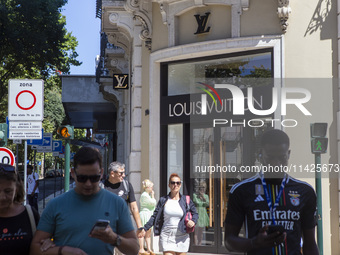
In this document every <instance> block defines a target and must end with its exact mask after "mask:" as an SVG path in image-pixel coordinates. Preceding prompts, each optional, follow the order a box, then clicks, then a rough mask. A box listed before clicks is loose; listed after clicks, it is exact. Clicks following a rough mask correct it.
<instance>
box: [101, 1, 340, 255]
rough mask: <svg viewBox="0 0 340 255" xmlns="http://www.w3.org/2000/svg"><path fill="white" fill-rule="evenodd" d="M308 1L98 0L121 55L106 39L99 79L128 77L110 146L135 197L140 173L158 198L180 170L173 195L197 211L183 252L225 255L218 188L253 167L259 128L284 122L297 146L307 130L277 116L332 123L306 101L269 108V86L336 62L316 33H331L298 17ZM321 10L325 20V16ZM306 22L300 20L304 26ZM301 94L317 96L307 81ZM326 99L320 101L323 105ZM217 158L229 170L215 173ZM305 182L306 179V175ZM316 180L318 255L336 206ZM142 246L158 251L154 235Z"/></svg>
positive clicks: (328, 72)
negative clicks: (304, 105) (118, 153)
mask: <svg viewBox="0 0 340 255" xmlns="http://www.w3.org/2000/svg"><path fill="white" fill-rule="evenodd" d="M318 6H320V1H318V0H308V1H307V0H302V1H299V2H292V1H291V3H289V1H281V0H277V1H276V0H274V1H273V0H261V1H249V0H153V1H147V0H139V1H135V0H125V1H114V0H102V14H101V15H102V16H101V19H102V32H105V34H106V35H107V38H108V42H109V43H110V44H112V45H114V47H115V48H114V49H116V48H118V49H119V50H120V53H121V54H120V55H118V54H116V53H115V52H113V51H112V49H111V48H112V45H111V48H110V49H109V48H107V49H106V50H105V52H104V53H105V54H104V53H103V61H104V60H105V61H104V62H103V63H105V67H106V68H108V71H109V74H110V76H112V77H113V75H114V74H117V73H124V74H128V75H129V83H130V84H129V85H130V87H129V90H125V91H122V92H121V99H122V102H123V103H122V104H119V107H118V109H119V111H120V112H119V113H118V114H117V127H119V125H121V126H122V123H123V122H124V123H125V124H124V132H126V139H124V140H123V139H122V145H121V147H119V148H117V150H118V149H120V148H122V151H124V158H123V157H122V158H123V160H124V161H125V163H127V171H129V181H130V182H131V183H132V185H133V187H134V189H135V192H136V197H137V200H138V198H139V195H140V193H141V192H143V190H142V187H141V181H142V180H144V179H146V178H148V179H150V180H152V181H153V182H154V184H155V186H154V190H155V196H156V198H157V199H158V198H159V197H160V196H162V195H165V194H167V192H168V187H167V182H168V177H169V175H170V174H171V173H178V174H179V175H180V176H181V177H182V179H183V181H184V183H183V185H182V193H184V194H190V196H191V198H192V199H193V200H195V203H196V206H197V208H198V211H199V214H200V221H199V223H198V224H197V226H196V230H195V233H193V234H192V236H191V246H190V252H199V253H208V254H225V253H231V252H229V251H227V250H226V248H225V245H224V219H225V216H226V213H227V204H228V197H229V193H228V192H229V190H230V188H231V187H232V185H233V184H235V183H237V182H239V181H241V180H243V179H245V178H247V177H249V176H250V175H253V173H249V174H248V173H241V172H240V171H238V170H239V169H240V167H241V166H256V165H257V164H258V151H259V140H260V137H261V135H262V133H263V132H264V131H265V130H266V129H268V128H280V129H285V131H287V132H288V133H289V136H290V137H291V138H292V139H291V140H292V145H293V146H295V147H296V148H300V147H299V146H300V144H304V147H303V148H307V147H308V146H309V143H310V141H309V139H310V138H309V136H308V135H307V136H301V131H300V132H295V131H294V129H289V128H290V127H293V126H294V125H296V124H297V123H296V122H294V121H289V119H293V120H294V119H295V120H298V122H299V128H300V129H299V130H304V133H306V132H307V131H309V124H310V122H312V121H315V120H316V121H320V119H322V121H323V122H328V123H329V126H331V123H333V124H332V129H330V130H329V132H332V134H333V135H334V133H336V127H335V126H336V125H335V124H334V123H335V122H333V117H334V116H335V115H336V114H335V113H334V112H333V111H332V110H329V111H325V112H323V113H322V114H320V115H318V116H317V115H316V114H315V112H316V111H312V110H313V107H314V108H317V105H316V104H309V105H308V109H312V110H311V112H313V116H312V117H311V118H304V116H303V118H301V111H299V110H297V111H296V112H297V114H296V112H294V111H290V112H289V114H287V116H284V117H282V115H281V109H280V106H279V105H278V106H277V108H278V109H276V108H275V109H272V105H274V106H275V104H273V102H272V101H273V100H272V99H273V97H272V94H273V93H272V92H273V91H274V90H273V89H278V90H280V89H281V88H284V87H289V86H291V87H300V85H301V84H299V83H297V84H293V85H290V84H285V81H287V79H286V78H305V77H312V78H313V77H315V76H317V77H323V78H325V77H327V78H329V77H334V75H335V74H334V73H332V72H337V70H338V69H337V67H336V64H334V63H338V61H337V58H336V57H337V56H335V55H336V54H335V55H334V52H336V51H335V50H334V49H333V48H332V47H333V46H334V45H336V44H337V41H336V40H335V41H334V42H333V43H328V42H329V40H330V39H329V38H327V36H329V35H332V36H333V37H334V38H335V37H336V35H337V30H336V29H332V28H331V27H332V26H328V27H327V28H329V30H327V31H324V32H327V33H322V34H321V33H320V36H315V34H313V33H315V31H317V29H318V28H317V25H315V26H312V25H313V24H316V23H313V22H311V21H310V19H311V17H314V16H313V15H315V13H317V12H318V10H319V9H318ZM320 8H321V7H320ZM290 10H293V12H292V13H293V14H294V15H293V14H292V15H293V16H291V14H290ZM314 10H315V12H314ZM332 15H333V16H332ZM321 16H322V15H321ZM321 16H320V17H321ZM315 17H319V16H315ZM323 17H324V16H323ZM329 17H333V18H334V19H335V16H334V13H333V14H332V13H331V12H330V13H329V16H328V18H329ZM288 21H289V26H288ZM319 21H320V19H316V20H315V22H319ZM309 22H311V23H309ZM306 24H311V27H309V26H308V28H307V30H306V26H307V25H306ZM320 27H322V29H324V30H325V29H326V26H320ZM313 28H315V30H313ZM312 34H313V36H314V37H313V36H312ZM320 38H321V39H320ZM104 45H105V44H104ZM332 45H333V46H332ZM316 48H318V49H319V50H318V51H315V49H316ZM307 52H308V53H307ZM311 52H312V53H313V54H311ZM327 56H328V57H327ZM311 63H313V64H311ZM118 69H119V70H118ZM105 79H106V80H107V84H106V83H103V84H104V85H103V89H104V91H105V90H107V91H108V92H110V90H109V89H108V88H109V86H111V80H109V79H108V78H105ZM254 80H256V81H258V80H265V82H261V84H258V83H257V82H254ZM268 81H269V82H268ZM109 82H110V83H109ZM217 84H220V85H219V86H217ZM223 84H224V85H226V86H223ZM228 85H231V86H232V87H230V86H229V87H228ZM317 85H318V84H317ZM318 86H323V87H322V88H323V89H322V91H323V93H324V95H325V97H327V98H332V100H331V101H327V100H324V102H338V98H337V97H336V96H334V95H333V93H334V91H333V90H332V89H331V86H328V87H327V86H326V85H325V84H324V83H322V82H321V83H320V85H318ZM212 88H213V89H212ZM249 88H252V90H249ZM306 88H307V89H311V86H309V87H308V84H307V85H306ZM318 88H320V87H318ZM250 92H251V93H252V94H251V95H250V94H249V93H250ZM110 93H111V92H110ZM313 93H314V95H317V94H318V92H317V89H316V90H315V91H314V92H313ZM237 97H239V99H238V100H235V99H236V98H237ZM240 98H241V99H240ZM236 101H238V102H241V101H242V102H243V104H241V105H243V106H244V107H243V108H242V107H241V108H240V112H235V108H239V107H238V106H237V107H235V105H234V103H235V102H236ZM275 107H276V106H275ZM327 107H328V108H327V109H332V106H330V103H329V104H328V105H327ZM268 109H269V110H268ZM265 110H268V112H266V114H264V113H263V112H264V111H265ZM333 110H334V109H333ZM258 111H262V113H263V114H257V113H258ZM334 111H335V112H336V111H338V109H336V110H334ZM299 114H300V115H299ZM259 115H261V117H259ZM320 116H321V118H320ZM313 118H314V119H313ZM119 130H120V129H119V128H118V132H119ZM306 130H307V131H306ZM334 141H335V140H333V141H332V142H331V143H334ZM336 147H337V146H336V145H335V144H333V145H332V147H330V148H332V149H330V150H329V154H327V155H326V156H329V158H328V159H329V160H333V161H335V160H336V159H337V151H338V150H337V149H336ZM122 155H123V153H122ZM326 156H325V159H326ZM292 161H293V162H294V161H295V162H302V164H308V162H311V161H313V158H312V155H311V153H310V150H307V149H303V150H302V149H298V153H295V154H294V155H293V156H292ZM333 163H334V162H333ZM223 166H224V167H229V169H232V170H236V171H234V172H223V171H222V172H218V171H217V169H219V167H223ZM307 181H308V182H309V183H311V184H312V185H313V182H314V180H313V179H311V178H310V179H308V180H307ZM324 181H325V183H324V186H323V187H324V190H323V194H322V196H323V207H324V209H325V210H324V211H328V213H327V214H326V215H327V216H326V217H324V227H323V230H324V242H325V243H327V245H326V244H324V247H325V254H331V253H332V252H331V250H332V251H336V250H338V247H339V245H338V244H339V240H338V239H339V231H338V228H336V227H335V226H337V225H338V224H331V220H330V219H332V220H335V221H336V222H337V223H338V222H339V213H338V212H339V210H338V208H337V207H336V206H335V207H333V208H332V210H331V211H329V208H330V203H331V202H330V201H333V202H334V201H336V200H337V199H338V197H339V196H338V194H337V191H336V190H337V189H338V184H337V180H336V179H332V180H331V181H329V182H327V181H326V179H325V180H324ZM326 187H327V188H326ZM329 187H330V188H329ZM328 188H329V189H332V190H335V193H334V192H333V193H331V192H330V190H329V189H328ZM327 189H328V190H327ZM331 194H336V195H334V196H333V195H331ZM332 196H333V197H332ZM336 205H338V201H336ZM333 225H334V226H333ZM244 234H245V230H244V229H243V230H242V233H241V235H244ZM331 238H332V241H326V240H330V239H331ZM153 246H154V250H155V251H158V239H157V237H154V239H153ZM334 254H337V253H334Z"/></svg>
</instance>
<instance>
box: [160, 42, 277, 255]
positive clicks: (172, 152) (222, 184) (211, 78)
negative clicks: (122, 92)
mask: <svg viewBox="0 0 340 255" xmlns="http://www.w3.org/2000/svg"><path fill="white" fill-rule="evenodd" d="M273 71H274V70H273V50H272V49H270V48H268V49H261V50H252V51H244V52H239V53H230V54H223V55H216V56H210V57H205V58H194V59H185V60H181V61H171V62H163V63H162V64H161V65H160V73H161V77H160V80H161V91H160V94H161V100H160V109H161V112H160V138H161V139H160V146H161V149H160V151H161V155H160V165H161V169H162V171H161V172H160V180H161V183H166V182H167V180H168V177H169V175H170V174H171V173H177V174H178V175H180V176H181V177H182V179H183V180H184V183H183V186H182V192H183V193H184V194H190V196H191V198H192V199H193V201H194V203H195V205H196V207H197V209H198V212H199V219H200V220H199V222H198V224H197V226H196V229H195V232H194V234H193V235H192V238H191V249H190V250H191V251H194V252H195V251H196V252H202V251H204V252H209V253H226V252H228V251H227V250H226V248H225V245H224V219H225V216H226V212H227V203H228V194H229V190H230V188H231V187H232V185H233V184H235V183H237V182H239V181H240V180H242V179H244V178H247V177H249V175H247V174H246V173H245V174H240V172H239V171H238V169H239V168H240V167H241V166H244V165H254V164H256V161H257V154H258V149H259V148H258V141H259V137H260V135H261V134H262V132H263V131H264V130H266V129H267V128H270V125H271V123H272V122H267V123H266V122H265V121H263V122H261V123H256V121H259V120H255V119H253V121H252V122H249V121H251V114H249V113H245V115H242V116H239V117H238V118H235V116H233V114H232V108H233V107H232V106H233V103H232V101H233V100H232V96H231V95H230V94H228V93H226V92H225V91H223V90H218V89H217V91H216V90H215V92H216V94H214V95H212V97H210V95H209V93H208V97H209V98H208V99H207V106H208V107H207V108H208V109H207V114H205V115H203V114H202V112H203V110H202V108H203V107H202V101H201V98H202V96H203V97H204V95H205V94H206V90H205V86H204V84H205V85H206V86H208V87H214V86H215V84H216V83H224V84H232V83H233V84H235V86H237V87H239V88H240V89H243V90H245V89H246V88H247V87H249V84H248V85H247V84H246V83H245V82H246V81H248V82H249V81H250V80H251V79H252V78H254V77H256V78H261V77H262V78H271V77H272V76H273V73H274V72H273ZM202 84H203V85H202ZM271 85H273V84H271ZM267 90H268V89H267ZM263 91H265V90H263ZM217 95H218V97H217ZM213 98H216V100H215V101H214V99H213ZM268 98H271V97H265V96H264V95H263V94H262V95H260V96H258V97H257V96H255V95H254V102H255V104H256V105H257V107H260V108H263V109H267V107H268V104H269V103H270V102H265V101H266V100H268ZM268 108H270V107H268ZM214 115H216V116H219V119H218V120H219V121H220V123H219V124H218V123H217V119H214V117H213V116H214ZM221 116H223V118H224V119H223V121H222V119H221ZM263 119H267V120H268V121H269V120H270V119H271V116H267V117H264V118H263ZM214 122H215V123H214ZM222 122H223V125H222ZM248 123H249V124H250V125H251V126H249V125H248ZM255 124H256V128H254V125H255ZM221 166H222V167H229V168H230V169H234V171H233V172H232V171H230V172H229V173H227V171H219V168H220V167H221ZM213 167H214V168H213ZM160 192H161V194H166V193H167V192H168V190H167V187H166V186H165V185H163V186H162V190H161V191H160Z"/></svg>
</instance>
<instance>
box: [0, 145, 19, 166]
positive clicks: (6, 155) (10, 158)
mask: <svg viewBox="0 0 340 255" xmlns="http://www.w3.org/2000/svg"><path fill="white" fill-rule="evenodd" d="M0 163H3V164H9V165H12V166H14V165H15V157H14V154H13V152H12V151H11V150H10V149H7V148H5V147H0Z"/></svg>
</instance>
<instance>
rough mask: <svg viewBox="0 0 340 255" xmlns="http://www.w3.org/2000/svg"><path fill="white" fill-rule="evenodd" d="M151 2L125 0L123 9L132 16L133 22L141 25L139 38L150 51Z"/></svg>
mask: <svg viewBox="0 0 340 255" xmlns="http://www.w3.org/2000/svg"><path fill="white" fill-rule="evenodd" d="M151 4H152V3H151V2H150V1H147V0H127V1H126V3H125V5H124V8H125V10H126V11H127V12H129V13H131V14H132V15H133V18H134V20H138V21H139V22H140V23H141V24H142V31H141V32H140V34H139V38H140V39H141V40H142V41H144V42H145V46H146V47H147V48H148V49H149V50H151V42H152V39H151V38H152V24H151V22H152V21H151Z"/></svg>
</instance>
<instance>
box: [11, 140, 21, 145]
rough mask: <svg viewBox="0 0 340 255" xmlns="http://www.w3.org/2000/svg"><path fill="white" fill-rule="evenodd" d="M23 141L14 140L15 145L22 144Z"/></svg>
mask: <svg viewBox="0 0 340 255" xmlns="http://www.w3.org/2000/svg"><path fill="white" fill-rule="evenodd" d="M21 141H22V140H20V139H17V140H13V143H14V144H21Z"/></svg>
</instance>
